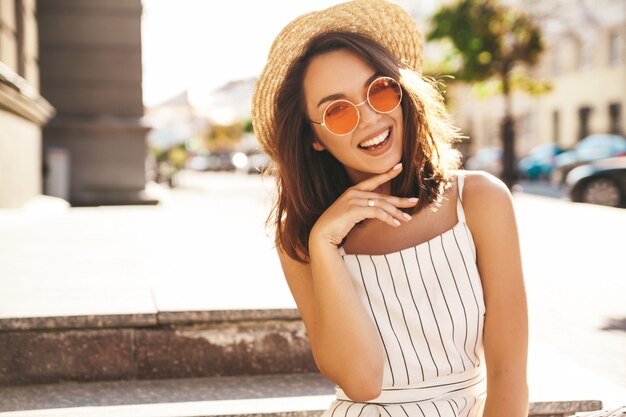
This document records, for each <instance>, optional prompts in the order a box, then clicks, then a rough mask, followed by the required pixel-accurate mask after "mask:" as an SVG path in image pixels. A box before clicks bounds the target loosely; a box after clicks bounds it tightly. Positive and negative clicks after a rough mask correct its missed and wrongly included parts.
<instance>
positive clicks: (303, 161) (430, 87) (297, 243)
mask: <svg viewBox="0 0 626 417" xmlns="http://www.w3.org/2000/svg"><path fill="white" fill-rule="evenodd" d="M338 49H347V50H350V51H353V52H355V53H356V54H358V55H359V56H361V57H362V58H363V59H365V60H366V61H367V62H368V63H369V64H370V65H371V66H372V67H373V68H374V69H375V70H377V71H379V72H380V73H381V74H382V75H385V76H389V77H393V78H395V79H396V80H398V81H399V83H400V85H401V87H402V90H403V99H402V104H401V105H402V111H403V115H404V120H403V121H404V138H403V145H402V146H403V149H402V160H401V162H402V164H403V167H404V169H403V171H402V173H401V174H400V175H398V176H397V177H396V178H394V179H393V180H392V181H391V192H392V194H393V195H396V196H400V197H418V198H419V202H418V204H417V205H416V207H414V208H413V209H411V210H409V212H411V213H415V212H417V211H419V210H421V209H423V208H424V207H427V206H429V205H431V204H432V203H437V204H438V203H439V202H440V200H441V197H442V195H443V192H444V190H445V187H446V185H447V184H448V183H449V182H450V179H451V177H452V170H454V169H457V168H458V167H459V165H460V154H459V152H458V151H456V150H454V149H452V147H451V144H452V143H453V142H455V141H457V140H458V139H459V138H460V137H461V136H460V134H459V130H458V128H456V127H455V126H454V125H453V124H452V122H451V119H450V116H449V115H448V112H447V111H446V108H445V105H444V102H443V98H442V96H441V93H440V92H439V90H438V88H437V83H436V82H435V81H434V80H429V79H427V78H425V77H423V76H421V75H420V74H418V73H416V72H415V71H412V70H410V69H408V68H406V67H405V66H403V64H402V63H400V62H398V61H397V59H396V58H394V56H393V55H392V54H391V53H389V51H387V50H386V49H385V48H384V47H382V46H381V45H379V44H378V43H376V42H374V41H372V40H371V39H370V38H368V37H366V36H363V35H360V34H357V33H351V32H330V33H325V34H323V35H320V36H318V37H315V38H313V39H312V40H311V41H310V42H309V44H308V47H307V49H306V52H305V53H304V54H303V56H302V57H300V58H299V59H298V60H296V61H295V62H294V63H293V64H292V66H291V67H290V69H289V72H288V74H287V77H286V78H285V79H284V81H283V83H282V86H281V88H280V89H279V92H278V95H277V99H276V103H275V118H276V125H277V130H276V136H275V138H274V149H275V152H274V153H273V155H272V159H273V161H272V166H271V168H270V170H271V171H272V172H273V173H274V175H275V177H276V184H277V191H278V193H277V198H276V200H275V202H274V206H273V208H272V211H271V212H270V214H269V216H268V218H267V225H268V226H274V227H275V243H276V245H278V246H280V248H281V249H282V250H283V251H284V252H285V253H287V254H288V255H289V256H290V257H292V258H294V259H296V260H298V261H300V262H308V258H309V249H308V239H309V233H310V231H311V228H312V227H313V225H314V224H315V222H316V221H317V219H318V218H319V217H320V216H321V215H322V213H323V212H324V211H325V210H326V209H327V208H328V207H329V206H330V205H331V204H332V203H333V202H334V201H335V200H337V198H339V196H341V194H342V193H343V192H344V191H346V189H347V188H348V187H351V186H352V185H354V184H353V182H352V181H351V179H350V178H349V176H348V175H347V173H346V170H345V169H344V166H343V165H342V164H341V163H340V162H339V161H337V160H336V159H335V157H334V156H333V155H332V154H330V153H329V152H328V151H326V150H325V151H321V152H320V151H316V150H314V149H313V141H314V133H313V130H312V128H311V125H310V123H309V122H308V121H307V113H306V106H305V100H304V92H303V79H304V74H305V71H306V68H307V67H308V65H309V63H310V61H311V59H312V58H314V57H315V56H318V55H321V54H324V53H326V52H330V51H334V50H338Z"/></svg>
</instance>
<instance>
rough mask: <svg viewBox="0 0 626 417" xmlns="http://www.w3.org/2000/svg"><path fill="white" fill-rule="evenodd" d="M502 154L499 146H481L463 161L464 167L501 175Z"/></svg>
mask: <svg viewBox="0 0 626 417" xmlns="http://www.w3.org/2000/svg"><path fill="white" fill-rule="evenodd" d="M503 160H504V158H503V154H502V151H501V150H500V149H499V148H492V147H489V148H482V149H479V150H478V151H477V152H476V153H475V154H474V155H473V156H471V157H469V158H468V159H467V161H466V162H465V164H464V165H465V168H466V169H470V170H481V171H487V172H489V173H490V174H493V175H495V176H497V177H499V176H501V175H502V170H503Z"/></svg>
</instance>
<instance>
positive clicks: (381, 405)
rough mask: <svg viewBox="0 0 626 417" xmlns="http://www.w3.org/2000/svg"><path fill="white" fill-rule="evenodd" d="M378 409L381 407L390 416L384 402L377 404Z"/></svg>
mask: <svg viewBox="0 0 626 417" xmlns="http://www.w3.org/2000/svg"><path fill="white" fill-rule="evenodd" d="M378 409H379V410H380V409H382V410H383V411H384V412H385V413H387V415H388V416H389V417H392V415H391V413H390V412H389V411H388V410H387V409H386V408H385V405H384V404H378ZM378 415H381V413H379V414H378Z"/></svg>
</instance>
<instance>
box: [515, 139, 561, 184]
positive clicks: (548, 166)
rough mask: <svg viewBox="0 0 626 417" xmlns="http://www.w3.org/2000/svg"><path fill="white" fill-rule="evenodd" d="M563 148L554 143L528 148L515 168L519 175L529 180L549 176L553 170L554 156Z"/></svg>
mask: <svg viewBox="0 0 626 417" xmlns="http://www.w3.org/2000/svg"><path fill="white" fill-rule="evenodd" d="M562 152H563V149H561V148H560V147H559V146H557V145H556V144H554V143H542V144H541V145H537V146H535V147H534V148H532V149H531V150H530V153H529V154H528V156H526V157H524V158H522V159H520V161H519V163H518V164H517V169H518V171H519V173H520V176H521V177H523V178H528V179H531V180H536V179H540V178H546V179H548V178H550V176H551V175H552V171H553V170H554V165H555V159H556V156H557V155H559V154H561V153H562Z"/></svg>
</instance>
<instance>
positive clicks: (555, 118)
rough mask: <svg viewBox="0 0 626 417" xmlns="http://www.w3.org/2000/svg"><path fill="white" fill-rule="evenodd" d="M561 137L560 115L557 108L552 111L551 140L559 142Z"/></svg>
mask: <svg viewBox="0 0 626 417" xmlns="http://www.w3.org/2000/svg"><path fill="white" fill-rule="evenodd" d="M560 137H561V115H560V113H559V111H558V110H554V111H553V112H552V141H553V142H554V143H556V144H558V143H559V141H560Z"/></svg>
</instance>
